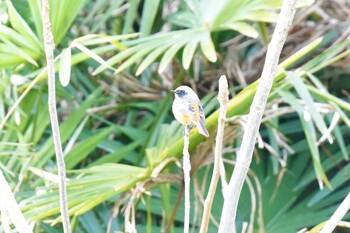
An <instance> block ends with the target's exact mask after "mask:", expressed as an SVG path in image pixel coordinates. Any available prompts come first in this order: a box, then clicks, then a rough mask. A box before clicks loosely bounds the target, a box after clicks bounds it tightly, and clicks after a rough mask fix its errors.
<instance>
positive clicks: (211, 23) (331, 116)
mask: <svg viewBox="0 0 350 233" xmlns="http://www.w3.org/2000/svg"><path fill="white" fill-rule="evenodd" d="M281 2H282V1H281V0H221V1H209V0H202V1H197V0H144V1H139V0H130V1H125V0H115V1H108V0H98V1H91V0H81V1H71V0H60V1H55V0H51V1H50V4H51V5H50V6H51V22H52V29H53V34H54V39H55V43H56V47H57V49H56V50H55V53H56V54H55V55H56V57H57V60H56V64H55V65H56V70H57V77H59V78H57V86H56V87H57V90H56V95H57V97H56V98H57V108H58V113H59V120H60V131H61V138H62V143H63V149H64V155H65V162H66V168H67V170H68V171H67V173H68V174H67V177H68V178H69V181H67V186H68V201H69V211H70V215H71V222H72V226H73V231H74V232H106V231H107V230H108V231H110V232H118V231H124V229H125V225H126V224H128V222H130V223H133V221H135V223H136V229H137V231H138V232H163V231H166V232H183V227H182V226H183V212H184V211H183V207H184V204H183V198H182V195H183V176H182V169H181V156H182V145H183V141H182V134H183V133H182V132H183V128H182V127H181V125H180V124H179V123H177V122H176V121H174V117H173V115H172V113H171V104H172V100H173V94H172V93H171V92H169V90H171V89H174V88H175V87H177V86H179V85H180V84H186V85H189V86H192V87H193V89H195V90H196V92H197V93H198V95H199V96H200V98H201V100H202V104H203V107H204V110H205V113H206V115H207V121H206V127H207V128H208V130H209V133H210V137H209V138H204V137H203V136H201V135H199V134H198V133H197V131H195V130H194V132H193V134H192V135H191V138H190V153H191V163H192V171H191V172H192V173H191V176H192V180H191V181H192V183H191V188H192V190H191V193H192V196H191V201H192V203H191V226H192V227H193V228H194V232H197V231H198V227H199V225H200V222H201V213H202V207H203V203H202V202H203V199H205V197H206V192H207V189H208V186H209V181H210V176H211V174H212V163H213V147H214V145H215V134H216V126H217V120H218V109H219V104H218V101H217V99H216V96H217V85H218V83H217V80H218V78H219V77H220V75H222V74H226V75H227V77H228V79H229V85H230V93H231V96H230V102H229V105H228V112H227V118H228V119H227V123H226V128H225V138H224V139H225V140H224V154H223V157H224V163H225V168H226V175H227V179H229V177H230V175H231V173H232V170H233V168H234V161H235V155H236V151H237V148H239V145H240V142H241V138H242V134H243V129H244V125H245V122H246V117H245V114H247V113H248V111H249V106H250V104H251V101H252V98H253V96H254V92H255V90H256V87H257V84H258V81H256V80H258V78H259V76H260V74H261V70H262V67H263V64H264V57H265V53H266V50H267V44H268V41H269V39H270V35H271V33H272V31H273V28H274V22H275V21H276V19H277V16H278V12H279V11H278V10H279V9H280V7H281ZM40 9H41V1H39V0H28V1H24V0H12V1H10V0H6V1H3V2H0V21H1V25H0V84H1V85H0V124H1V125H0V171H1V172H2V173H3V174H4V176H5V178H6V180H7V182H8V183H9V184H10V186H11V188H12V191H13V192H14V193H15V196H16V200H17V202H18V203H19V206H20V207H21V210H22V212H23V214H24V216H25V217H26V219H27V220H28V221H31V222H32V221H35V223H36V224H35V232H62V227H61V224H60V215H59V213H60V206H59V198H58V188H57V167H56V161H55V151H54V148H53V141H52V132H51V127H50V120H49V113H48V110H47V96H48V91H47V82H46V78H47V72H46V70H45V66H46V60H45V53H44V45H43V38H42V22H41V15H40ZM349 12H350V5H349V3H347V2H346V1H340V0H334V1H317V2H316V3H313V1H311V0H300V1H298V11H297V14H296V16H295V18H294V23H293V27H292V30H291V31H290V34H289V37H288V39H287V42H286V44H285V46H284V49H283V52H282V56H281V59H280V65H279V69H278V73H277V75H276V77H275V81H274V85H273V88H272V91H271V94H270V96H269V103H268V106H267V109H266V110H265V115H264V118H263V125H262V126H261V127H260V135H259V140H258V143H257V145H256V150H255V153H254V159H253V162H252V166H251V167H250V172H249V176H248V178H247V180H246V185H245V186H244V188H243V192H242V195H241V199H240V204H239V210H238V216H237V221H238V222H237V228H238V231H241V229H242V228H243V227H244V226H245V224H248V227H247V228H248V232H276V233H277V232H286V233H288V232H296V231H298V230H300V229H302V228H308V229H311V228H313V227H314V226H317V225H318V224H320V223H322V222H324V221H326V220H327V219H329V217H330V216H331V215H332V213H333V212H334V210H335V209H336V208H337V206H338V205H339V203H340V202H341V201H342V200H343V199H344V198H345V196H346V195H347V194H348V193H349V192H350V186H349V179H350V164H349V163H348V160H349V151H350V146H349V142H350V133H349V132H350V131H349V128H350V119H349V112H350V104H349V99H350V92H349V90H350V80H349V78H348V76H349V72H350V70H349V62H350V57H349V53H350V47H349V46H350V40H349V35H350V30H349V23H350V22H349V16H350V13H349ZM17 105H18V106H17ZM14 106H15V108H13V107H14ZM16 106H17V107H16ZM0 201H5V200H0ZM222 204H223V195H222V191H221V186H220V185H219V187H218V188H217V192H216V195H215V200H214V206H213V209H212V219H211V220H212V221H211V223H210V227H209V232H217V224H218V222H219V220H220V216H221V210H222ZM1 215H2V216H3V215H4V213H1ZM349 218H350V215H349V214H348V215H347V216H346V219H347V220H349ZM0 221H3V220H0ZM1 225H2V224H0V232H2V231H4V229H3V228H2V226H1ZM347 230H348V229H347ZM338 231H339V232H342V229H341V228H340V227H339V229H338ZM344 232H346V231H344Z"/></svg>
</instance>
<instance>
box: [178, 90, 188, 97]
mask: <svg viewBox="0 0 350 233" xmlns="http://www.w3.org/2000/svg"><path fill="white" fill-rule="evenodd" d="M176 94H177V95H178V96H179V97H183V96H185V95H187V93H186V91H184V90H178V91H177V92H176Z"/></svg>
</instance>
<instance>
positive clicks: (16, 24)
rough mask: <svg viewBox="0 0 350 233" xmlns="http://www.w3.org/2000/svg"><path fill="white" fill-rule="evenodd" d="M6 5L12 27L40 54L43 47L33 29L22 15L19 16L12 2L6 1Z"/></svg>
mask: <svg viewBox="0 0 350 233" xmlns="http://www.w3.org/2000/svg"><path fill="white" fill-rule="evenodd" d="M6 4H7V9H8V12H9V17H10V22H11V25H12V27H13V28H14V29H15V30H16V31H17V32H18V33H20V34H21V35H23V36H24V37H25V38H26V39H27V40H28V43H30V46H31V47H32V48H33V49H35V51H37V52H38V53H39V52H40V51H41V47H42V46H41V45H40V43H39V40H38V38H37V37H36V35H35V34H34V32H33V31H32V29H31V28H30V27H29V26H28V24H27V23H26V22H25V21H24V19H23V18H22V17H21V16H20V14H18V12H17V11H16V9H15V8H14V7H13V5H12V3H11V1H10V0H6ZM28 46H29V45H28Z"/></svg>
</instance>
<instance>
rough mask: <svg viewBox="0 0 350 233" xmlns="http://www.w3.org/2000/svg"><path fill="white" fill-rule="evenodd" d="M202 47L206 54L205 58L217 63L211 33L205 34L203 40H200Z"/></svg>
mask: <svg viewBox="0 0 350 233" xmlns="http://www.w3.org/2000/svg"><path fill="white" fill-rule="evenodd" d="M200 46H201V50H202V52H203V54H204V56H205V57H206V58H207V59H208V60H209V61H211V62H216V60H217V57H216V51H215V47H214V44H213V41H212V39H211V37H210V32H209V31H206V32H204V33H203V35H202V37H201V40H200Z"/></svg>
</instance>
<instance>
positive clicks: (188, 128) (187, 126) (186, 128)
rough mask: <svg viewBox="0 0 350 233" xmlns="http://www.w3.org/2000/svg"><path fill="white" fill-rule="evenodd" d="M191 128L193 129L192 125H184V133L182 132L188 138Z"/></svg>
mask: <svg viewBox="0 0 350 233" xmlns="http://www.w3.org/2000/svg"><path fill="white" fill-rule="evenodd" d="M192 128H193V125H185V132H184V134H185V136H186V137H189V136H190V133H191V129H192Z"/></svg>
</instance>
